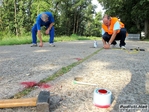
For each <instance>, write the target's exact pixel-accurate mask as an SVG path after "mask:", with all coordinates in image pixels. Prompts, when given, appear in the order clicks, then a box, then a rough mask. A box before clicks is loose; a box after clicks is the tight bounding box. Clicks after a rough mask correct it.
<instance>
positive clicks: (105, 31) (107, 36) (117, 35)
mask: <svg viewBox="0 0 149 112" xmlns="http://www.w3.org/2000/svg"><path fill="white" fill-rule="evenodd" d="M126 33H127V31H126V28H124V24H123V23H122V22H120V21H119V19H118V18H116V17H110V16H108V15H104V17H103V24H102V42H103V47H104V48H105V49H109V48H110V47H111V45H113V46H115V45H116V44H117V43H116V40H120V44H119V46H120V48H122V49H126V47H125V45H126V43H125V38H126Z"/></svg>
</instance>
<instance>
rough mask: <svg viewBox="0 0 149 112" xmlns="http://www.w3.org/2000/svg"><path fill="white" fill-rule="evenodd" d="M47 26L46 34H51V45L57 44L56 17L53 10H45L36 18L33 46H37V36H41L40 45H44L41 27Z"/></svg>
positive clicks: (33, 29) (33, 28)
mask: <svg viewBox="0 0 149 112" xmlns="http://www.w3.org/2000/svg"><path fill="white" fill-rule="evenodd" d="M42 26H45V27H46V31H45V34H47V35H48V34H49V36H50V38H49V43H50V46H53V47H54V46H55V45H54V44H53V43H54V17H53V15H52V13H51V12H43V13H41V14H39V15H38V16H37V18H36V23H35V24H34V26H33V27H32V45H31V47H36V46H37V36H36V35H38V38H39V41H40V43H39V47H42V46H43V42H42V36H41V27H42Z"/></svg>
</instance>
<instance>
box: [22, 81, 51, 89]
mask: <svg viewBox="0 0 149 112" xmlns="http://www.w3.org/2000/svg"><path fill="white" fill-rule="evenodd" d="M21 84H22V85H24V86H25V88H30V87H35V86H38V87H40V88H49V87H51V86H50V85H49V84H46V83H37V82H34V81H30V82H21Z"/></svg>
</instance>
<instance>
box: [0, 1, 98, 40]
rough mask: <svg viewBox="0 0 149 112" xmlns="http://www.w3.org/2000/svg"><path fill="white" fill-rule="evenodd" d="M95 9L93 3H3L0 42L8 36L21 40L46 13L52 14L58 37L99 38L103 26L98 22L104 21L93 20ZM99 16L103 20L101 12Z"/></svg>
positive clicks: (0, 12)
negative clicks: (41, 14) (83, 36)
mask: <svg viewBox="0 0 149 112" xmlns="http://www.w3.org/2000/svg"><path fill="white" fill-rule="evenodd" d="M95 8H96V7H95V6H94V5H92V4H91V0H53V1H51V0H3V1H2V5H1V6H0V35H1V38H0V39H3V38H4V37H6V34H7V35H8V36H11V35H16V36H18V37H19V36H23V35H25V34H26V33H28V32H30V31H31V27H32V26H33V24H34V23H35V21H36V17H37V15H38V14H39V13H41V12H44V11H50V12H52V13H53V15H54V18H55V32H56V35H57V36H58V35H59V36H61V35H67V36H70V35H71V34H77V35H88V36H91V35H93V36H100V29H101V28H100V22H97V21H100V20H98V19H100V18H101V17H96V16H95V17H94V15H95ZM97 16H101V12H100V13H99V14H98V15H97ZM95 21H96V22H95ZM89 24H91V25H90V26H88V25H89ZM98 29H99V30H98ZM96 31H97V32H96ZM5 32H6V33H5Z"/></svg>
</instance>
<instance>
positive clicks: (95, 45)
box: [94, 40, 97, 48]
mask: <svg viewBox="0 0 149 112" xmlns="http://www.w3.org/2000/svg"><path fill="white" fill-rule="evenodd" d="M96 47H97V41H96V40H94V48H96Z"/></svg>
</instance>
